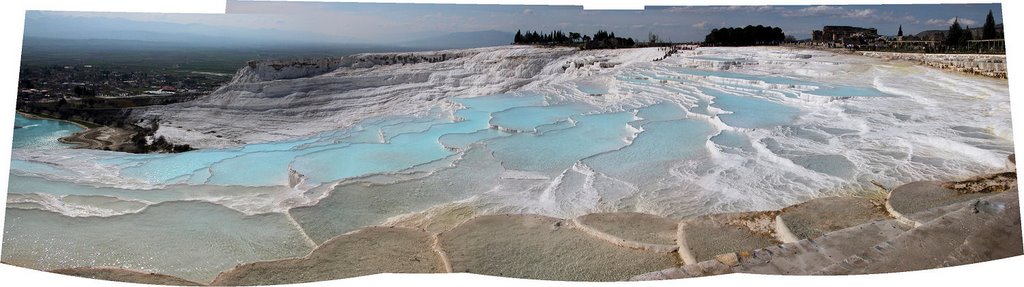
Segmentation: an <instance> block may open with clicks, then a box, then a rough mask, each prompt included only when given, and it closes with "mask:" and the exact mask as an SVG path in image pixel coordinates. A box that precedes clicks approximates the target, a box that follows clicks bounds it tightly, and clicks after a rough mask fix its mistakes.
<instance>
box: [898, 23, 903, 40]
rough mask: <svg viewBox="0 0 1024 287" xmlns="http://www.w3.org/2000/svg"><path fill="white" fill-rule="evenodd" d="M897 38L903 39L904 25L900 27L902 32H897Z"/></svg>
mask: <svg viewBox="0 0 1024 287" xmlns="http://www.w3.org/2000/svg"><path fill="white" fill-rule="evenodd" d="M896 36H897V37H903V25H900V30H899V31H896Z"/></svg>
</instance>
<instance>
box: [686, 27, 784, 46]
mask: <svg viewBox="0 0 1024 287" xmlns="http://www.w3.org/2000/svg"><path fill="white" fill-rule="evenodd" d="M784 41H786V34H784V33H782V28H779V27H771V26H762V25H757V26H751V25H747V26H746V27H743V28H720V29H712V30H711V33H709V34H708V35H707V36H705V37H704V45H709V46H757V45H779V44H782V43H783V42H784Z"/></svg>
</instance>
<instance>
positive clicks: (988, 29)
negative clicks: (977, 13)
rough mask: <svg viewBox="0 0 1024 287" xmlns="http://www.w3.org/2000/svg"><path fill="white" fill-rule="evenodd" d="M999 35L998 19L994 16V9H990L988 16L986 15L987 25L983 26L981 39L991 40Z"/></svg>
mask: <svg viewBox="0 0 1024 287" xmlns="http://www.w3.org/2000/svg"><path fill="white" fill-rule="evenodd" d="M997 37H999V35H998V34H996V20H995V18H993V17H992V10H988V16H985V26H982V28H981V39H982V40H991V39H997Z"/></svg>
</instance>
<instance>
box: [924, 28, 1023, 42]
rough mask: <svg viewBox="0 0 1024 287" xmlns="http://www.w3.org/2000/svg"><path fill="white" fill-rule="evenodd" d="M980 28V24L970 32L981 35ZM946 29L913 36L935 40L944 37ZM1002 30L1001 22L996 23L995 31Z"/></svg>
mask: <svg viewBox="0 0 1024 287" xmlns="http://www.w3.org/2000/svg"><path fill="white" fill-rule="evenodd" d="M982 28H983V27H982V26H978V27H972V28H971V29H970V31H971V34H974V36H976V37H978V36H981V29H982ZM948 31H949V30H926V31H921V32H920V33H917V34H915V35H914V36H915V37H918V38H921V39H929V40H936V41H938V40H942V39H944V38H945V37H946V32H948ZM1002 32H1003V24H996V33H1002Z"/></svg>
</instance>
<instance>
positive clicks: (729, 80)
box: [3, 46, 1013, 282]
mask: <svg viewBox="0 0 1024 287" xmlns="http://www.w3.org/2000/svg"><path fill="white" fill-rule="evenodd" d="M664 54H665V51H664V50H659V49H657V48H645V49H621V50H596V51H576V50H572V49H564V48H552V49H546V48H533V47H519V46H515V47H513V46H509V47H494V48H480V49H469V50H448V51H436V52H416V53H398V54H361V55H351V56H346V57H342V58H336V59H329V60H326V59H325V60H305V61H254V62H250V63H249V64H248V65H247V66H245V67H242V68H241V70H239V72H238V74H237V75H236V76H235V78H234V79H233V80H232V81H231V82H230V83H229V84H227V85H225V86H224V87H222V88H220V89H219V90H217V91H216V92H214V93H213V94H211V95H209V96H206V97H204V98H201V99H198V100H196V101H192V102H187V103H181V104H175V105H169V106H159V107H151V108H149V109H147V110H144V111H139V112H137V113H134V114H133V117H137V119H138V120H143V121H159V124H160V129H159V130H158V134H159V135H163V136H165V137H167V138H168V140H170V141H171V142H174V143H187V144H190V145H192V146H194V147H200V148H201V149H200V150H197V151H191V152H186V153H179V154H125V153H118V152H108V151H100V150H82V149H69V148H67V147H66V146H63V145H57V144H52V145H37V144H22V145H17V144H16V145H15V148H14V151H13V154H12V162H11V177H10V178H11V180H10V188H9V195H8V201H7V205H8V208H7V220H6V223H5V228H4V240H5V241H4V244H3V260H4V262H10V263H11V264H16V265H22V266H27V267H31V268H37V269H55V268H71V267H79V266H106V267H120V268H128V269H134V270H144V271H150V272H158V273H163V274H169V275H174V276H178V277H181V278H185V279H189V280H195V281H199V282H209V281H210V280H212V279H213V277H215V276H216V275H217V274H218V273H219V272H221V271H224V270H227V269H229V268H231V267H233V266H235V265H237V264H240V263H247V262H254V261H260V260H272V259H280V258H286V257H297V256H303V255H305V254H307V253H308V252H309V251H310V250H311V249H312V248H314V247H315V246H316V245H317V244H320V243H322V242H324V241H327V240H328V239H330V238H333V237H335V236H337V235H340V234H344V233H347V232H351V231H354V230H357V229H359V228H361V227H365V226H370V225H388V224H396V223H407V222H423V221H431V222H446V221H459V220H465V219H467V218H470V217H473V216H479V215H486V214H499V213H533V214H539V215H545V216H551V217H557V218H569V217H575V216H579V215H583V214H587V213H594V212H611V211H633V212H643V213H649V214H655V215H661V216H668V217H673V218H685V217H692V216H698V215H704V214H710V213H721V212H739V211H755V210H768V209H777V208H781V207H784V206H787V205H790V204H794V203H798V202H801V201H806V200H809V199H812V198H818V197H824V196H833V195H846V194H854V193H859V192H862V191H864V190H868V189H874V188H875V187H873V185H872V184H871V182H872V181H876V182H879V183H881V184H883V185H886V186H895V185H899V184H903V183H907V182H911V181H917V180H934V179H954V178H960V177H965V176H971V175H976V174H981V173H986V172H992V171H996V170H1001V169H1002V168H1003V167H1004V164H1005V163H1004V162H1005V160H1004V159H1005V158H1006V156H1007V155H1009V154H1011V153H1012V151H1013V142H1012V133H1011V129H1010V105H1009V92H1008V87H1007V82H1006V80H999V79H991V78H984V77H978V76H972V75H965V74H958V73H950V72H945V71H942V70H938V69H934V68H929V67H922V66H915V65H913V64H911V63H903V62H893V61H885V60H882V59H877V58H869V57H862V56H858V55H839V54H833V53H829V52H823V51H809V50H794V49H788V48H765V47H754V48H700V49H696V50H692V51H682V52H680V53H677V54H674V55H673V56H671V57H668V58H666V59H664V60H660V61H653V60H654V59H658V58H661V57H662V56H664ZM24 120H25V121H26V122H25V124H24V125H23V126H24V127H23V128H20V129H17V130H16V131H15V142H16V143H32V142H36V141H40V140H47V139H52V138H55V136H54V133H67V129H68V128H67V127H65V126H64V125H54V124H46V122H45V120H37V121H43V122H41V123H37V124H39V125H35V126H33V123H30V122H27V121H29V120H28V119H24ZM20 123H22V119H19V125H20ZM56 137H59V136H56ZM438 228H441V229H442V230H443V227H438Z"/></svg>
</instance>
